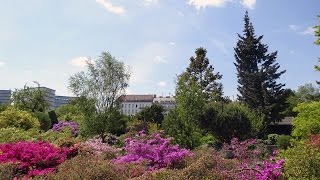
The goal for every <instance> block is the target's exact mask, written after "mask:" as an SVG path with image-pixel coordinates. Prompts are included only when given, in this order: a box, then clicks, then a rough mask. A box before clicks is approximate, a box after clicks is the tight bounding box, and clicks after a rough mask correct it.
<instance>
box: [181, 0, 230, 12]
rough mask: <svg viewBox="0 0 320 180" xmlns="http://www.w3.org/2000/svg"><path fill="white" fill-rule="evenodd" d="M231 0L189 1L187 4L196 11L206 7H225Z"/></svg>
mask: <svg viewBox="0 0 320 180" xmlns="http://www.w3.org/2000/svg"><path fill="white" fill-rule="evenodd" d="M228 2H231V0H188V2H187V4H189V5H192V6H194V7H195V8H196V9H198V10H199V9H201V8H206V7H209V6H211V7H224V6H225V5H226V4H227V3H228Z"/></svg>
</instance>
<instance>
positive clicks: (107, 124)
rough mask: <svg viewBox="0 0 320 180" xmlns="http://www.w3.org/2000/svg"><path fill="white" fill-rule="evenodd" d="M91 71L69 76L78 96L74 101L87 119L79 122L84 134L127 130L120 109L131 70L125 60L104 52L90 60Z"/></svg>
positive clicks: (103, 136)
mask: <svg viewBox="0 0 320 180" xmlns="http://www.w3.org/2000/svg"><path fill="white" fill-rule="evenodd" d="M87 66H88V71H87V72H84V71H82V72H80V73H77V74H75V75H74V76H71V77H70V80H69V88H70V89H71V90H72V92H73V93H74V94H75V95H76V96H77V97H78V98H77V99H76V100H74V102H73V103H74V104H76V105H77V107H78V108H79V109H80V111H81V113H82V114H83V115H84V118H83V119H82V120H81V122H79V123H80V133H81V134H83V135H89V136H90V135H99V136H100V137H101V139H102V141H105V136H106V134H107V133H109V132H111V133H115V134H121V133H124V131H125V127H126V121H125V120H124V118H123V117H122V116H121V114H120V112H119V97H120V96H121V93H122V92H123V91H124V90H125V88H126V87H127V86H128V81H129V78H130V73H129V71H128V70H127V68H126V67H125V66H124V64H123V62H120V61H118V60H117V59H115V58H114V57H112V56H111V54H110V53H108V52H103V53H102V55H101V57H100V58H99V59H97V60H96V61H95V62H91V61H87Z"/></svg>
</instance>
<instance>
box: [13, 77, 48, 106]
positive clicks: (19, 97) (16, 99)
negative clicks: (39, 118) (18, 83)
mask: <svg viewBox="0 0 320 180" xmlns="http://www.w3.org/2000/svg"><path fill="white" fill-rule="evenodd" d="M35 83H36V84H37V85H38V87H29V86H26V85H25V86H24V87H23V89H16V90H15V91H14V92H13V93H12V102H13V104H14V106H15V107H17V108H19V109H22V110H26V111H31V112H44V111H45V110H47V109H48V108H49V106H50V104H49V102H47V101H46V99H45V94H46V93H47V92H46V90H45V89H43V88H41V87H40V84H39V83H37V82H35Z"/></svg>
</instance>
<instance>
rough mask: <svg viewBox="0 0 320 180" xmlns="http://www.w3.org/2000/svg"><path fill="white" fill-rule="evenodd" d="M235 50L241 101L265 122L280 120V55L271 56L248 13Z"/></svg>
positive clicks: (281, 96)
mask: <svg viewBox="0 0 320 180" xmlns="http://www.w3.org/2000/svg"><path fill="white" fill-rule="evenodd" d="M238 36H239V40H238V42H237V45H236V47H235V48H234V50H235V59H236V61H235V63H234V64H235V66H236V68H237V77H238V83H239V85H238V88H237V89H238V91H239V95H238V99H239V101H241V102H243V103H245V104H247V105H248V106H249V107H250V108H252V109H254V110H256V111H258V112H260V113H263V114H264V115H265V117H266V123H269V122H272V121H277V120H280V118H281V117H280V113H279V112H280V111H281V108H280V107H281V104H282V103H283V102H282V101H283V93H284V90H283V87H284V86H285V84H282V83H277V80H278V79H279V78H280V76H281V75H282V74H283V73H285V71H280V72H278V69H279V67H280V65H279V64H278V63H276V58H277V52H272V53H268V45H266V44H263V43H262V42H261V40H262V38H263V36H256V35H255V32H254V28H253V25H252V23H251V22H250V18H249V15H248V12H246V14H245V17H244V31H243V35H239V34H238Z"/></svg>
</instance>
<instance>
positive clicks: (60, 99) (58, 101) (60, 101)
mask: <svg viewBox="0 0 320 180" xmlns="http://www.w3.org/2000/svg"><path fill="white" fill-rule="evenodd" d="M72 99H74V97H71V96H55V101H54V105H53V109H57V108H58V107H60V106H62V105H65V104H68V103H69V102H70V101H71V100H72Z"/></svg>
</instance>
